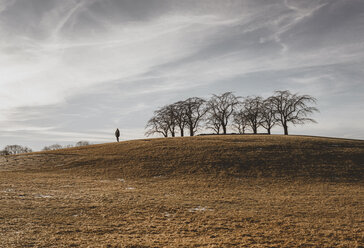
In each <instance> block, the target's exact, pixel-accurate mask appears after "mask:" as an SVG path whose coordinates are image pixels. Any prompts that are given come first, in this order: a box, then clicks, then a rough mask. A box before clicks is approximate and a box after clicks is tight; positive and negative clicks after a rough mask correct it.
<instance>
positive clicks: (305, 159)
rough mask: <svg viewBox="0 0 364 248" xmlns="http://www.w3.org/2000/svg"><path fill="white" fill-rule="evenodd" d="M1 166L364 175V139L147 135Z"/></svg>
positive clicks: (129, 172) (98, 171) (4, 161)
mask: <svg viewBox="0 0 364 248" xmlns="http://www.w3.org/2000/svg"><path fill="white" fill-rule="evenodd" d="M0 169H1V170H24V169H31V170H38V169H41V170H61V171H71V172H73V173H76V174H79V173H80V174H82V175H90V176H97V175H100V176H101V175H103V176H108V177H121V176H123V177H134V178H137V177H151V176H160V175H163V176H167V175H171V176H179V175H181V176H182V175H183V176H185V175H190V174H196V175H202V174H203V175H209V176H229V175H233V176H241V177H287V176H289V177H292V176H293V177H305V178H322V179H332V180H338V179H350V180H357V179H362V178H363V172H364V141H360V140H346V139H334V138H321V137H307V136H278V135H277V136H276V135H228V136H199V137H184V138H167V139H144V140H133V141H125V142H121V143H109V144H102V145H92V146H86V147H77V148H71V149H63V150H58V151H48V152H39V153H32V154H24V155H18V156H8V157H7V158H1V160H0Z"/></svg>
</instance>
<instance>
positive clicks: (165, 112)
mask: <svg viewBox="0 0 364 248" xmlns="http://www.w3.org/2000/svg"><path fill="white" fill-rule="evenodd" d="M157 115H159V116H160V117H161V118H162V119H163V120H164V122H165V123H166V124H167V126H168V130H169V132H170V133H171V136H172V137H175V136H176V127H177V120H176V119H177V109H176V107H175V106H174V105H173V104H170V105H166V106H164V107H163V108H161V109H160V110H158V111H157Z"/></svg>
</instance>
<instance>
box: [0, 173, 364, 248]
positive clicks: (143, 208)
mask: <svg viewBox="0 0 364 248" xmlns="http://www.w3.org/2000/svg"><path fill="white" fill-rule="evenodd" d="M363 203H364V190H363V184H362V183H360V182H356V183H344V182H342V183H338V182H336V183H333V182H319V181H310V182H309V181H305V180H288V179H287V180H283V179H268V178H255V179H252V178H247V179H244V178H218V177H201V176H196V177H193V176H191V175H189V176H187V175H186V176H185V177H184V176H179V177H165V176H153V177H150V178H140V179H128V178H112V177H111V178H107V177H105V178H102V177H90V176H79V175H78V176H75V175H73V174H72V173H69V172H66V171H65V172H60V171H57V172H31V171H18V172H1V173H0V233H1V235H0V244H1V245H0V246H1V247H363V245H364V232H363V230H364V207H363V206H364V204H363Z"/></svg>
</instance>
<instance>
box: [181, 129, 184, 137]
mask: <svg viewBox="0 0 364 248" xmlns="http://www.w3.org/2000/svg"><path fill="white" fill-rule="evenodd" d="M183 131H184V130H183V128H181V137H183V135H184V132H183Z"/></svg>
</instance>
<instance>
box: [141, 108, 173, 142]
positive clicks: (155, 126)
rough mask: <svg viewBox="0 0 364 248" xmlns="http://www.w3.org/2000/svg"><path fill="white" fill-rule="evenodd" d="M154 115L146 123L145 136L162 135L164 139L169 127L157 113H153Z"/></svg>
mask: <svg viewBox="0 0 364 248" xmlns="http://www.w3.org/2000/svg"><path fill="white" fill-rule="evenodd" d="M154 113H155V115H154V116H153V117H152V118H151V119H150V120H149V121H148V123H147V125H146V127H145V128H146V129H148V130H147V132H146V133H145V135H146V136H151V135H153V134H162V135H163V136H164V137H168V132H169V125H168V123H167V122H166V121H165V119H164V118H163V116H161V115H160V114H159V113H158V112H157V111H155V112H154Z"/></svg>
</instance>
